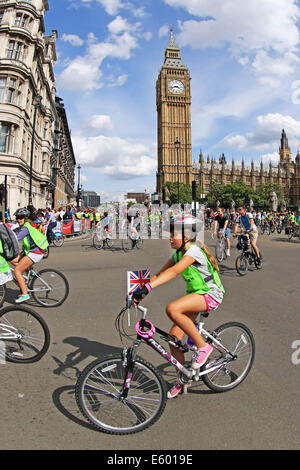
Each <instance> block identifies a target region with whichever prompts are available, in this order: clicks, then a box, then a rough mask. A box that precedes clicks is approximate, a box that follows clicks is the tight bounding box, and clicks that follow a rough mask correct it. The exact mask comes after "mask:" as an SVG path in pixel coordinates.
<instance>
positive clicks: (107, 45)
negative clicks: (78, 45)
mask: <svg viewBox="0 0 300 470" xmlns="http://www.w3.org/2000/svg"><path fill="white" fill-rule="evenodd" d="M138 28H139V24H137V25H130V24H129V23H128V22H127V20H123V19H122V18H121V17H120V16H118V17H117V18H115V20H114V21H112V22H111V23H110V24H109V25H108V29H109V31H110V35H109V37H108V38H107V40H106V41H105V42H99V41H98V40H97V38H96V37H95V35H94V33H90V34H89V35H88V41H87V49H86V54H85V56H78V57H76V58H75V59H73V60H71V61H70V62H69V63H68V64H67V66H66V68H65V69H64V71H63V72H62V73H61V75H60V76H59V79H58V84H59V85H60V86H61V87H63V88H65V89H69V90H73V91H80V92H82V91H83V92H90V91H91V90H96V89H99V88H101V87H102V86H103V83H102V82H101V81H100V80H101V78H102V72H101V70H100V68H101V65H102V63H103V61H104V60H105V59H108V58H117V59H121V60H129V59H130V58H131V55H132V51H133V50H134V49H135V48H137V47H138V40H137V37H136V35H135V34H134V33H135V32H136V31H137V29H138ZM126 78H127V76H126V75H125V74H121V75H120V76H119V77H118V79H117V81H116V83H115V84H116V85H117V86H121V85H122V84H124V83H125V82H126Z"/></svg>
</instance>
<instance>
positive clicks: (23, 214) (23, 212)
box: [15, 207, 31, 219]
mask: <svg viewBox="0 0 300 470" xmlns="http://www.w3.org/2000/svg"><path fill="white" fill-rule="evenodd" d="M30 215H31V213H30V211H29V210H28V209H26V207H22V208H21V209H18V210H17V211H16V212H15V217H16V219H25V218H29V217H30Z"/></svg>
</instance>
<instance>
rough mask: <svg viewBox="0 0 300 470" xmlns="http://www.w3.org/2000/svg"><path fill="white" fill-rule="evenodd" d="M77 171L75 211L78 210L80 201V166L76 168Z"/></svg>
mask: <svg viewBox="0 0 300 470" xmlns="http://www.w3.org/2000/svg"><path fill="white" fill-rule="evenodd" d="M77 170H78V184H77V209H79V208H80V206H79V199H80V170H81V166H80V165H78V166H77Z"/></svg>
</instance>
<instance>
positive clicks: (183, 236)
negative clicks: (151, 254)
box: [132, 216, 225, 398]
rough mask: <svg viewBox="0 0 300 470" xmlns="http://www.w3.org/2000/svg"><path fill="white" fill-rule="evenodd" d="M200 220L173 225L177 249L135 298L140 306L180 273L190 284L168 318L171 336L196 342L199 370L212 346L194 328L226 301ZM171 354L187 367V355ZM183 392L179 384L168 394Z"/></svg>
mask: <svg viewBox="0 0 300 470" xmlns="http://www.w3.org/2000/svg"><path fill="white" fill-rule="evenodd" d="M199 224H200V221H199V219H196V218H195V217H193V216H187V217H179V218H176V220H175V221H174V225H173V224H172V225H171V227H170V228H171V230H170V244H171V247H172V248H173V249H174V250H175V252H174V254H173V256H172V257H171V258H170V259H169V260H168V261H167V262H166V264H165V265H164V266H163V267H162V269H161V270H160V271H159V272H158V273H157V274H156V275H155V276H153V277H152V278H151V279H150V282H149V283H148V284H145V285H144V286H143V287H142V288H141V289H140V290H138V291H137V292H135V293H134V294H133V296H132V302H133V305H136V304H137V303H139V302H140V301H141V300H142V299H143V298H144V297H145V296H146V295H147V294H148V293H149V292H150V291H151V290H152V289H154V288H156V287H158V286H161V285H163V284H165V283H166V282H169V281H171V280H172V279H175V277H177V276H178V275H179V274H181V276H182V277H183V278H184V280H185V282H186V287H187V292H186V294H185V295H184V296H183V297H181V298H179V299H177V300H174V301H173V302H171V303H169V304H168V305H167V307H166V312H167V315H168V317H169V318H170V319H171V320H172V321H173V323H174V324H173V326H172V328H171V330H170V335H173V336H175V337H176V338H178V339H180V340H182V338H183V336H184V334H185V333H186V334H187V335H188V336H189V337H190V338H191V339H192V341H193V342H194V344H195V345H196V347H197V351H195V354H194V355H193V362H192V368H193V369H195V370H196V369H199V368H200V367H201V366H202V365H203V364H205V362H206V361H207V359H208V357H209V355H210V353H211V352H212V349H213V348H212V346H210V344H207V343H205V341H204V339H203V338H202V336H201V334H200V333H199V331H198V330H197V328H196V327H195V325H194V322H195V320H196V318H197V316H198V314H199V312H206V311H209V310H215V309H216V308H217V307H218V306H219V305H220V303H221V302H222V300H223V294H224V293H225V290H224V288H223V286H222V283H221V281H220V278H219V275H218V270H219V267H218V264H217V261H216V260H215V258H214V257H213V256H212V254H211V253H210V252H209V250H208V248H207V247H206V245H204V244H203V243H202V242H200V240H197V229H198V228H199ZM170 349H171V354H172V355H173V356H174V357H175V359H176V360H178V361H179V362H180V363H181V364H184V353H183V352H182V351H180V350H179V349H177V348H175V347H173V346H170ZM182 390H183V385H182V384H181V383H180V382H178V381H177V382H175V384H174V385H173V387H172V388H171V390H169V392H168V398H174V397H176V396H177V395H178V394H179V393H181V392H182Z"/></svg>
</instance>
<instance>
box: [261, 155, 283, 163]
mask: <svg viewBox="0 0 300 470" xmlns="http://www.w3.org/2000/svg"><path fill="white" fill-rule="evenodd" d="M261 160H262V162H263V163H264V164H265V165H266V164H269V163H270V162H271V163H272V165H277V164H278V162H279V153H278V152H273V153H265V154H264V155H262V156H261Z"/></svg>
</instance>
